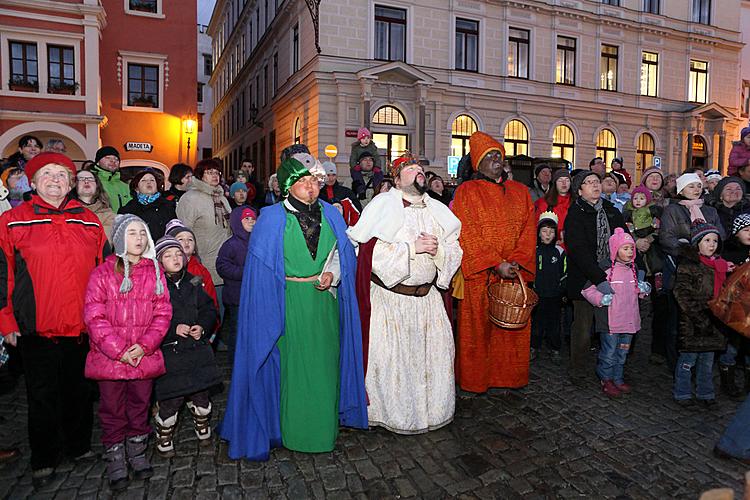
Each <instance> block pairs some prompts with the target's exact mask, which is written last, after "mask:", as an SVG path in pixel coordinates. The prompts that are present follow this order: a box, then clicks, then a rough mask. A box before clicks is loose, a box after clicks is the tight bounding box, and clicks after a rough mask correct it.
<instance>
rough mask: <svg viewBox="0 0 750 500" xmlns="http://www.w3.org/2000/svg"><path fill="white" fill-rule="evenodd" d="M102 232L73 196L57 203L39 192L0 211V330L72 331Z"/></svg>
mask: <svg viewBox="0 0 750 500" xmlns="http://www.w3.org/2000/svg"><path fill="white" fill-rule="evenodd" d="M106 241H107V237H106V235H105V234H104V230H103V229H102V225H101V222H100V221H99V218H98V217H97V216H96V215H95V214H94V213H93V212H91V211H90V210H88V209H87V208H84V207H83V205H81V204H80V203H79V202H78V201H77V200H68V201H67V202H64V203H63V204H62V206H61V207H60V208H56V207H53V206H52V205H50V204H48V203H47V202H45V201H44V200H42V199H41V198H40V197H39V196H37V195H33V196H32V197H31V200H30V201H27V202H24V203H22V204H20V205H18V206H17V207H16V208H14V209H12V210H9V211H7V212H5V213H3V214H2V216H0V248H2V251H1V252H0V333H2V334H3V335H8V334H10V333H12V332H20V333H21V335H41V336H43V337H77V336H78V335H80V334H81V332H83V331H85V330H86V327H85V325H84V322H83V302H84V296H85V293H86V283H87V282H88V279H89V275H90V274H91V271H92V270H93V269H94V268H95V267H96V266H97V264H99V263H100V262H101V260H102V250H103V248H104V243H105V242H106Z"/></svg>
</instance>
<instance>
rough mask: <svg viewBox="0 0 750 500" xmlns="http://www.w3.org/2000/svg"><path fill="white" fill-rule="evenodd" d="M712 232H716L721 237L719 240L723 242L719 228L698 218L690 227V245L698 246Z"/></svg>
mask: <svg viewBox="0 0 750 500" xmlns="http://www.w3.org/2000/svg"><path fill="white" fill-rule="evenodd" d="M711 233H715V234H716V235H717V236H718V237H719V242H721V233H720V232H719V228H717V227H716V226H714V225H713V224H709V223H708V222H706V221H704V220H701V219H696V220H695V222H693V225H692V226H691V227H690V245H692V246H697V245H698V243H700V241H701V240H702V239H703V238H704V237H705V236H707V235H709V234H711Z"/></svg>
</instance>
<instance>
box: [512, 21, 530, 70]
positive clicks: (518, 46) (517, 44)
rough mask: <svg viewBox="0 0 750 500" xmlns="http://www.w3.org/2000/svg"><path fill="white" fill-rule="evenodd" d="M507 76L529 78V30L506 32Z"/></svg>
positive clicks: (516, 29) (514, 29) (513, 29)
mask: <svg viewBox="0 0 750 500" xmlns="http://www.w3.org/2000/svg"><path fill="white" fill-rule="evenodd" d="M508 35H509V36H508V76H512V77H515V78H528V77H529V38H530V34H529V30H522V29H518V28H510V29H509V30H508Z"/></svg>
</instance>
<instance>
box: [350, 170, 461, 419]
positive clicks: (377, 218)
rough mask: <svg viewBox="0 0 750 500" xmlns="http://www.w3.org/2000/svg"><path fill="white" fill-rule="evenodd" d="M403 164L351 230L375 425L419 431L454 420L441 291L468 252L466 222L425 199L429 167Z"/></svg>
mask: <svg viewBox="0 0 750 500" xmlns="http://www.w3.org/2000/svg"><path fill="white" fill-rule="evenodd" d="M400 160H401V161H399V160H397V161H396V162H394V168H396V169H397V170H396V176H395V181H396V189H391V190H390V191H388V192H386V193H382V194H379V195H377V196H375V197H374V198H373V199H372V201H371V202H370V203H369V204H368V205H367V206H366V207H365V209H364V211H363V212H362V216H361V218H360V219H359V222H358V223H357V224H356V225H355V226H354V227H351V228H349V230H348V231H347V232H348V234H349V238H350V239H351V240H352V241H353V242H354V243H355V245H359V259H358V267H359V269H358V271H357V293H358V295H359V297H358V299H359V302H360V311H361V316H362V321H363V327H364V328H363V330H369V334H368V332H367V331H364V332H363V336H364V341H365V343H364V344H363V350H364V353H365V361H366V365H365V370H366V376H365V387H366V389H367V394H368V397H369V402H370V404H369V407H368V412H367V413H368V419H369V423H370V426H380V427H384V428H386V429H388V430H390V431H392V432H396V433H400V434H416V433H421V432H427V431H430V430H433V429H437V428H440V427H442V426H444V425H446V424H448V423H450V422H451V421H452V420H453V414H454V410H455V379H454V373H453V358H454V353H455V351H454V341H453V331H452V328H451V323H450V320H449V319H448V315H447V313H446V309H445V305H444V301H443V297H442V294H441V290H446V289H447V288H448V287H449V285H450V282H451V279H452V278H453V275H454V274H455V273H456V271H457V270H458V267H459V265H460V264H461V257H462V256H463V252H462V251H461V247H460V246H459V244H458V236H459V233H460V231H461V222H460V221H459V220H458V219H457V218H456V217H455V216H454V215H453V213H452V212H451V211H450V210H449V209H448V208H447V207H446V206H445V205H443V204H442V203H441V202H440V201H438V200H435V199H433V198H430V197H429V196H428V195H427V194H426V191H427V180H426V178H425V175H424V170H423V168H422V167H421V166H420V165H418V164H417V163H416V162H414V161H413V160H411V159H400ZM368 288H369V297H368V296H367V290H368ZM363 299H364V300H363ZM368 299H369V300H368ZM368 306H369V307H368ZM368 313H369V314H368ZM368 344H369V345H368Z"/></svg>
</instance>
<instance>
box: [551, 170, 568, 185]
mask: <svg viewBox="0 0 750 500" xmlns="http://www.w3.org/2000/svg"><path fill="white" fill-rule="evenodd" d="M562 177H567V178H568V179H570V172H569V171H568V169H567V168H565V167H563V168H558V169H557V170H555V172H554V173H553V174H552V184H554V183H555V182H557V179H560V178H562Z"/></svg>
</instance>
